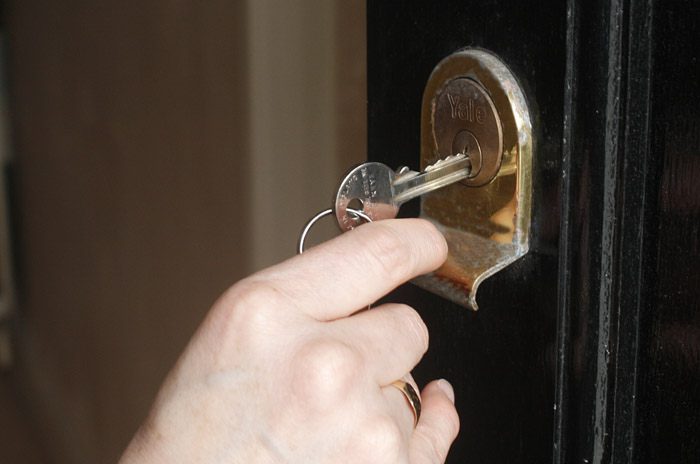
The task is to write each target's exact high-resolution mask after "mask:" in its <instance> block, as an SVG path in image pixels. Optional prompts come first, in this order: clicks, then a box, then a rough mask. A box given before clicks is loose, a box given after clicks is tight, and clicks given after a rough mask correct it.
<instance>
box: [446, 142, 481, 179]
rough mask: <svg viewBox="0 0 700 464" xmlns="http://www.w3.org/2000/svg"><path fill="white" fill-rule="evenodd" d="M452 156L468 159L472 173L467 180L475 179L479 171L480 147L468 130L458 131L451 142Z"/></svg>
mask: <svg viewBox="0 0 700 464" xmlns="http://www.w3.org/2000/svg"><path fill="white" fill-rule="evenodd" d="M452 153H453V154H455V155H456V154H459V153H461V154H464V155H467V156H468V157H469V161H471V164H472V172H471V174H470V175H469V178H472V177H476V175H477V174H479V171H481V146H480V145H479V141H478V140H477V139H476V137H474V134H472V133H471V132H469V131H468V130H463V131H459V132H458V133H457V135H456V136H455V138H454V141H453V142H452Z"/></svg>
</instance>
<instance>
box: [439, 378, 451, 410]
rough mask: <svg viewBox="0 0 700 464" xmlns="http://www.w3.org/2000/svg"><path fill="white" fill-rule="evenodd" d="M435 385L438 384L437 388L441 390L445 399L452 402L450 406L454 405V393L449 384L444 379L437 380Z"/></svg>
mask: <svg viewBox="0 0 700 464" xmlns="http://www.w3.org/2000/svg"><path fill="white" fill-rule="evenodd" d="M437 384H438V388H440V390H442V392H443V393H444V394H445V395H447V397H448V398H449V399H450V401H452V404H454V402H455V391H454V389H453V388H452V385H450V382H448V381H447V380H445V379H440V380H438V382H437Z"/></svg>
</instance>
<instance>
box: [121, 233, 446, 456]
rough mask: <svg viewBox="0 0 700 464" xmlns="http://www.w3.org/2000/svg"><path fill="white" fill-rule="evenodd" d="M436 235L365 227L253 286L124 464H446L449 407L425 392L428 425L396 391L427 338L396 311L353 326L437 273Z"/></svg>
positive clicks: (187, 363) (230, 298)
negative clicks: (396, 291) (388, 297)
mask: <svg viewBox="0 0 700 464" xmlns="http://www.w3.org/2000/svg"><path fill="white" fill-rule="evenodd" d="M446 253H447V245H446V244H445V241H444V239H443V237H442V235H441V234H440V233H439V232H438V231H436V230H435V228H434V227H433V226H432V225H431V224H430V223H428V222H426V221H422V220H418V219H401V220H385V221H381V222H375V223H372V224H366V225H363V226H361V227H358V228H357V229H355V230H353V231H350V232H347V233H345V234H342V235H341V236H339V237H338V238H335V239H333V240H331V241H329V242H326V243H324V244H321V245H319V246H317V247H314V248H312V249H310V250H308V251H307V252H305V253H304V254H303V255H300V256H296V257H294V258H292V259H289V260H287V261H285V262H283V263H281V264H278V265H276V266H273V267H270V268H268V269H265V270H263V271H261V272H259V273H257V274H254V275H252V276H250V277H248V278H246V279H244V280H242V281H240V282H238V283H237V284H236V285H234V286H233V287H231V288H230V289H229V290H228V291H227V292H226V293H225V294H224V295H223V296H222V297H221V298H220V299H219V301H217V302H216V303H215V304H214V306H213V307H212V309H211V310H210V312H209V314H208V315H207V317H206V318H205V320H204V322H203V323H202V325H201V326H200V327H199V329H198V331H197V333H196V334H195V335H194V337H193V338H192V340H191V341H190V343H189V345H188V347H187V348H186V350H185V352H184V353H183V354H182V356H181V358H180V359H179V361H178V362H177V364H176V365H175V367H174V368H173V370H172V371H171V372H170V374H169V375H168V378H167V379H166V381H165V383H164V385H163V387H162V388H161V391H160V392H159V394H158V397H157V399H156V402H155V404H154V406H153V409H152V411H151V413H150V415H149V417H148V419H147V420H146V422H145V423H144V424H143V425H142V426H141V428H140V429H139V431H138V433H137V434H136V436H135V437H134V439H133V440H132V442H131V444H130V445H129V447H128V449H127V450H126V452H125V454H124V455H123V456H122V459H121V461H120V462H121V463H122V464H131V463H176V462H182V463H194V462H197V463H203V464H208V463H224V462H225V463H273V462H274V463H277V462H289V463H305V464H306V463H345V462H347V463H353V464H357V463H381V464H387V463H411V464H433V463H442V462H444V460H445V457H446V455H447V451H448V449H449V447H450V445H451V443H452V441H453V440H454V438H455V437H456V435H457V431H458V429H459V419H458V417H457V412H456V410H455V407H454V404H453V401H454V399H453V398H454V393H453V392H452V388H451V387H450V385H449V384H448V383H447V382H446V381H444V380H440V381H434V382H431V383H430V384H428V385H427V386H426V387H425V389H424V390H423V392H422V415H421V417H420V420H419V422H418V424H417V426H416V427H415V428H414V417H413V413H412V410H411V409H410V407H409V405H408V404H407V401H406V398H404V396H403V395H402V393H401V392H400V391H399V390H398V389H396V388H394V387H392V386H390V385H391V383H392V382H393V381H395V380H397V379H400V378H402V377H404V376H405V375H406V374H407V373H408V372H410V371H411V369H413V367H414V366H415V365H416V364H417V363H418V361H419V360H420V358H421V357H422V356H423V354H424V353H425V351H426V350H427V347H428V332H427V329H426V327H425V325H424V323H423V321H422V320H421V318H420V316H419V315H418V313H416V312H415V311H414V310H413V309H412V308H410V307H408V306H405V305H400V304H384V305H381V306H379V307H376V308H373V309H372V310H370V311H362V312H357V311H358V310H359V309H362V308H364V307H366V306H367V305H368V304H370V303H372V302H374V301H376V300H377V299H378V298H380V297H382V296H383V295H385V294H386V293H387V292H389V291H390V290H392V289H393V288H395V287H397V286H398V285H400V284H401V283H403V282H405V281H407V280H409V279H411V278H413V277H415V276H417V275H420V274H424V273H427V272H429V271H431V270H433V269H435V268H437V267H438V266H439V265H440V264H442V262H443V261H444V260H445V257H446Z"/></svg>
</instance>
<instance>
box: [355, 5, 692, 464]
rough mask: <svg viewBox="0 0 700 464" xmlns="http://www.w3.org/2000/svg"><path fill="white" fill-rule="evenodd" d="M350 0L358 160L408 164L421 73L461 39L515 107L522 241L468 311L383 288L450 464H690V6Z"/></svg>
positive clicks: (414, 154) (417, 293) (414, 161)
mask: <svg viewBox="0 0 700 464" xmlns="http://www.w3.org/2000/svg"><path fill="white" fill-rule="evenodd" d="M367 11H368V19H367V21H368V121H369V123H368V128H369V137H368V153H369V158H370V159H373V160H378V161H382V162H384V163H386V164H389V165H392V166H395V167H396V166H399V165H410V166H412V167H417V166H418V162H419V161H418V160H419V148H420V114H421V98H422V93H423V89H424V86H425V84H426V82H427V80H428V77H429V75H430V73H431V71H432V69H433V67H434V66H435V65H436V64H437V63H438V62H439V61H440V60H441V59H443V58H444V57H446V56H448V55H450V54H451V53H453V52H455V51H456V50H459V49H460V48H463V47H480V48H484V49H487V50H490V51H491V52H493V53H494V54H496V55H497V56H499V57H500V58H501V59H502V60H503V61H504V62H505V63H506V64H507V65H508V66H509V67H510V69H511V70H512V71H513V73H514V74H515V75H516V77H517V78H518V79H519V81H520V83H521V85H522V87H523V89H524V91H525V93H526V97H527V99H528V103H529V106H530V111H531V113H532V116H533V126H534V134H535V151H534V173H533V176H534V184H533V214H532V220H531V245H530V252H529V253H528V254H527V255H526V256H525V257H524V258H522V259H520V260H519V261H517V262H516V263H514V264H513V265H511V266H510V267H508V268H507V269H505V270H504V271H501V272H500V273H498V274H496V275H495V276H494V277H492V278H490V279H488V280H487V281H486V282H485V283H484V284H482V286H481V288H480V290H479V292H480V293H479V296H478V300H479V306H480V309H479V311H478V312H472V311H470V310H467V309H465V308H463V307H461V306H458V305H455V304H453V303H451V302H449V301H446V300H443V299H441V298H440V297H438V296H435V295H433V294H431V293H428V292H426V291H423V290H421V289H418V288H417V287H414V286H410V285H409V286H405V287H403V288H401V289H399V290H398V291H397V292H396V293H395V294H394V295H392V296H390V298H391V299H393V300H401V301H405V302H407V303H409V304H411V305H413V306H414V307H416V309H418V310H419V311H420V312H421V314H422V315H423V317H424V318H425V320H426V322H427V324H428V327H429V328H430V331H431V348H430V350H429V352H428V354H427V355H426V358H425V360H424V361H423V362H422V364H421V365H420V366H419V367H418V369H417V371H416V377H417V379H418V380H419V382H424V381H426V380H428V379H430V378H435V377H445V378H447V379H448V380H450V381H451V382H452V383H453V385H454V386H455V390H456V394H457V406H458V409H459V412H460V417H461V421H462V430H461V433H460V435H459V437H458V438H457V441H456V443H455V445H454V446H453V449H452V452H451V455H450V458H449V459H448V461H449V462H455V463H456V462H459V463H462V462H469V463H519V462H522V463H546V462H555V463H565V462H566V463H600V462H606V463H607V462H615V463H622V462H640V463H641V462H643V463H652V462H654V463H656V462H672V463H679V462H684V463H685V462H688V463H691V462H692V463H697V462H700V264H699V263H700V261H699V260H698V258H699V257H700V109H699V108H700V84H699V82H700V62H699V60H700V57H699V56H698V55H699V54H700V53H699V52H698V50H699V46H698V45H697V44H699V43H700V26H699V24H698V23H700V6H699V4H698V2H693V1H690V0H689V1H671V0H645V1H638V0H610V1H607V2H605V1H596V0H587V1H583V0H569V1H567V2H565V1H562V0H539V1H517V0H514V1H505V0H494V1H483V0H481V1H418V0H405V1H402V2H387V1H383V0H376V1H372V0H370V1H369V2H368V6H367ZM417 213H418V204H417V203H415V204H411V205H408V207H404V209H403V214H406V215H416V214H417Z"/></svg>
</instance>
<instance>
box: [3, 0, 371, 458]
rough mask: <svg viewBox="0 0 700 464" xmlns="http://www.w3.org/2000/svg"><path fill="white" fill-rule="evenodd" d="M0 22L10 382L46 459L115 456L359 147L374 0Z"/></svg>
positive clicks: (25, 4)
mask: <svg viewBox="0 0 700 464" xmlns="http://www.w3.org/2000/svg"><path fill="white" fill-rule="evenodd" d="M6 18H7V25H8V26H7V27H8V46H9V50H8V52H9V58H8V71H9V79H10V92H11V93H10V99H11V100H10V104H11V108H12V114H11V117H12V121H11V122H12V126H13V140H14V145H15V146H14V151H15V154H16V170H17V184H16V191H15V192H14V195H15V196H14V202H15V206H16V208H17V212H18V215H17V220H18V223H17V224H16V226H17V227H16V228H17V230H18V237H17V245H18V246H17V247H16V251H17V261H18V264H19V272H18V285H19V287H18V290H19V291H18V297H19V315H18V317H19V319H18V324H17V325H18V327H19V331H18V333H17V337H16V339H17V340H16V341H17V343H16V344H17V348H18V350H17V351H18V360H17V364H16V366H15V371H14V373H13V378H14V382H15V385H16V388H17V390H18V391H19V393H20V395H21V397H22V399H23V405H24V408H25V409H26V411H27V413H28V414H29V415H30V417H32V418H33V419H34V422H35V424H36V425H37V430H38V432H37V434H36V435H37V437H36V438H37V443H40V444H41V446H44V447H45V449H46V454H47V455H48V456H51V457H52V459H53V461H52V462H56V463H82V462H86V463H87V462H90V463H91V462H114V461H115V460H116V458H117V457H118V455H119V453H120V451H121V450H122V449H123V447H124V446H125V445H126V443H127V441H128V440H129V438H130V437H131V435H132V434H133V432H134V430H135V427H136V426H137V424H138V423H139V422H140V420H141V419H142V418H143V417H144V415H145V413H146V411H147V408H148V406H149V405H150V402H151V401H152V399H153V396H154V394H155V392H156V390H157V388H158V386H159V384H160V382H161V380H162V378H163V377H164V375H165V374H166V372H167V370H168V369H169V368H170V366H171V365H172V364H173V362H174V361H175V359H176V357H177V355H178V354H179V353H180V351H181V350H182V348H183V346H184V344H185V343H186V341H187V339H188V338H189V336H190V335H191V333H192V332H193V331H194V330H195V328H196V326H197V324H198V322H199V321H200V320H201V319H202V317H203V315H204V313H205V312H206V310H207V309H208V308H209V306H210V305H211V303H212V302H213V300H214V299H215V298H216V297H217V296H218V295H219V294H220V293H221V291H222V290H224V289H225V288H226V287H227V286H228V285H230V284H231V283H232V282H234V281H235V280H237V279H238V278H240V277H242V276H244V275H246V274H248V273H249V272H251V271H252V270H254V269H257V268H260V267H262V266H264V265H267V264H269V263H271V262H274V261H276V260H278V259H280V258H282V257H285V256H289V255H291V254H292V253H293V248H294V242H295V241H296V236H297V233H298V230H299V228H300V227H301V225H302V224H303V222H304V220H305V219H306V217H307V216H309V215H311V214H312V213H314V212H315V211H316V210H318V209H320V208H322V207H327V205H328V203H329V201H330V197H331V194H332V190H333V188H334V186H335V183H336V182H337V180H338V177H339V175H340V173H341V172H342V171H343V170H344V169H345V168H346V167H347V165H348V164H350V163H352V162H359V161H360V160H361V159H362V158H364V156H365V143H364V137H365V135H364V134H365V133H366V132H365V126H364V108H365V98H364V56H365V49H364V2H362V1H352V2H347V1H342V0H335V1H333V2H324V1H321V0H316V1H311V0H300V1H298V2H294V3H293V4H292V3H291V2H274V4H273V2H269V1H257V0H249V1H248V2H245V1H238V2H231V1H224V0H220V1H219V0H217V1H210V2H197V1H194V0H181V1H175V0H142V1H139V2H127V3H124V2H118V1H111V0H110V1H105V2H99V4H96V3H95V2H70V4H65V3H63V2H53V1H50V0H22V1H18V0H15V1H11V2H9V5H7V6H6ZM301 165H305V166H306V167H308V169H307V168H304V169H302V168H301V167H300V166H301ZM1 441H2V436H1V435H0V449H1V448H2V446H1ZM0 458H1V456H0ZM0 460H1V459H0Z"/></svg>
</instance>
